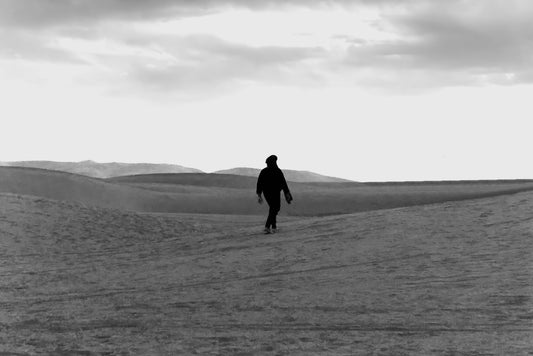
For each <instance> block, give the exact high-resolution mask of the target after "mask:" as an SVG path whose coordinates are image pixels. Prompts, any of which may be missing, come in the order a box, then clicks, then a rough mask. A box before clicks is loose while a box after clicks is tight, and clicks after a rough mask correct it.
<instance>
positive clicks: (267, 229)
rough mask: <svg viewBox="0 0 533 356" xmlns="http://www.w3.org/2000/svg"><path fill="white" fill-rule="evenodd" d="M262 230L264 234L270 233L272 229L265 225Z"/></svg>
mask: <svg viewBox="0 0 533 356" xmlns="http://www.w3.org/2000/svg"><path fill="white" fill-rule="evenodd" d="M263 232H264V233H265V234H271V233H272V230H270V228H269V227H265V229H264V230H263Z"/></svg>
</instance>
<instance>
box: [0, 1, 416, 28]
mask: <svg viewBox="0 0 533 356" xmlns="http://www.w3.org/2000/svg"><path fill="white" fill-rule="evenodd" d="M419 1H421V0H355V1H354V0H149V1H147V0H0V26H6V25H8V26H15V27H42V26H53V25H64V24H80V23H91V22H95V21H102V20H127V19H143V20H146V19H161V20H164V19H170V18H176V17H184V16H195V15H202V14H207V13H212V12H216V11H221V10H224V9H227V8H230V7H240V8H248V9H254V10H257V9H265V8H270V9H272V8H276V9H280V8H287V7H290V6H300V7H316V6H325V7H327V6H352V5H357V4H364V5H371V6H380V5H385V4H387V5H391V4H393V5H395V6H397V5H405V4H409V3H413V2H415V3H416V2H419Z"/></svg>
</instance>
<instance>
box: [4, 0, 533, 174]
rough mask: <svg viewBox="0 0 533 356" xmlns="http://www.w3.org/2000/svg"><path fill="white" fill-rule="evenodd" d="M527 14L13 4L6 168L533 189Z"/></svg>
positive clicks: (446, 4) (502, 4)
mask: <svg viewBox="0 0 533 356" xmlns="http://www.w3.org/2000/svg"><path fill="white" fill-rule="evenodd" d="M532 19H533V1H531V0H446V1H437V0H358V1H341V0H337V1H335V0H330V1H313V0H305V1H304V0H283V1H281V0H269V1H266V0H194V1H192V0H177V1H173V0H150V1H146V0H55V1H51V0H46V1H45V0H0V98H1V105H0V123H1V132H2V138H1V140H0V161H11V160H36V159H48V160H57V161H79V160H85V159H92V160H96V161H101V162H108V161H122V162H164V163H176V164H181V165H185V166H190V167H195V168H199V169H202V170H204V171H213V170H218V169H225V168H231V167H236V166H251V167H262V166H263V165H264V159H265V158H266V157H267V156H268V155H270V154H277V155H278V156H279V164H280V166H281V167H282V168H284V167H285V168H292V169H304V170H311V171H315V172H318V173H322V174H327V175H333V176H340V177H344V178H350V179H354V180H362V181H373V180H427V179H480V178H533V165H532V164H531V156H530V155H531V154H532V153H533V140H532V139H531V136H532V132H531V131H530V130H529V128H530V126H531V125H527V123H528V120H529V121H531V118H532V117H533V109H532V105H531V101H532V99H531V98H532V94H533V91H532V88H533V87H532V84H533V65H532V64H533V20H532Z"/></svg>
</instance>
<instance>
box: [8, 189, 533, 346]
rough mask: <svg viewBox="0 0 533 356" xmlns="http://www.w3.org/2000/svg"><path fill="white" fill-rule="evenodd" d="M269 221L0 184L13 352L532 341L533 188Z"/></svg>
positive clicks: (525, 343)
mask: <svg viewBox="0 0 533 356" xmlns="http://www.w3.org/2000/svg"><path fill="white" fill-rule="evenodd" d="M260 223H261V219H260V218H254V217H246V218H245V217H223V216H205V215H203V216H202V215H197V216H195V215H172V214H168V215H156V214H135V213H127V212H123V211H119V210H109V209H97V208H86V207H83V206H80V205H77V204H74V203H67V202H56V201H50V200H46V199H39V198H30V197H21V196H16V195H0V248H1V249H0V254H1V256H0V258H1V259H0V273H1V275H2V278H1V280H0V305H1V308H0V345H1V346H0V353H2V352H18V353H20V354H35V353H43V354H50V353H51V354H63V355H75V354H79V355H82V354H83V355H91V354H105V353H108V354H125V355H127V354H168V355H174V354H193V353H199V354H213V355H215V354H241V355H256V354H280V355H314V354H335V355H353V354H379V355H413V354H414V355H431V354H436V355H447V354H471V355H474V354H483V355H504V354H505V355H528V354H531V352H532V351H533V338H532V337H531V335H532V334H533V284H532V280H533V279H532V277H533V239H532V235H533V194H532V193H521V194H516V195H507V196H500V197H497V198H487V199H480V200H471V201H464V202H452V203H444V204H435V205H427V206H420V207H411V208H401V209H392V210H382V211H374V212H367V213H360V214H353V215H342V216H331V217H326V218H307V219H302V220H284V221H283V222H282V232H281V233H280V234H277V235H269V236H263V235H260V234H258V230H259V229H258V227H259V226H260Z"/></svg>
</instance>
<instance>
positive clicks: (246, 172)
mask: <svg viewBox="0 0 533 356" xmlns="http://www.w3.org/2000/svg"><path fill="white" fill-rule="evenodd" d="M259 172H261V169H257V168H248V167H238V168H231V169H224V170H221V171H216V172H215V173H219V174H235V175H242V176H249V177H254V178H257V177H258V176H259ZM283 173H284V175H285V179H287V181H288V182H297V183H310V182H314V183H317V182H323V183H326V182H329V183H339V182H350V181H349V180H348V179H342V178H336V177H329V176H325V175H322V174H318V173H314V172H309V171H296V170H292V169H284V170H283Z"/></svg>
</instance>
